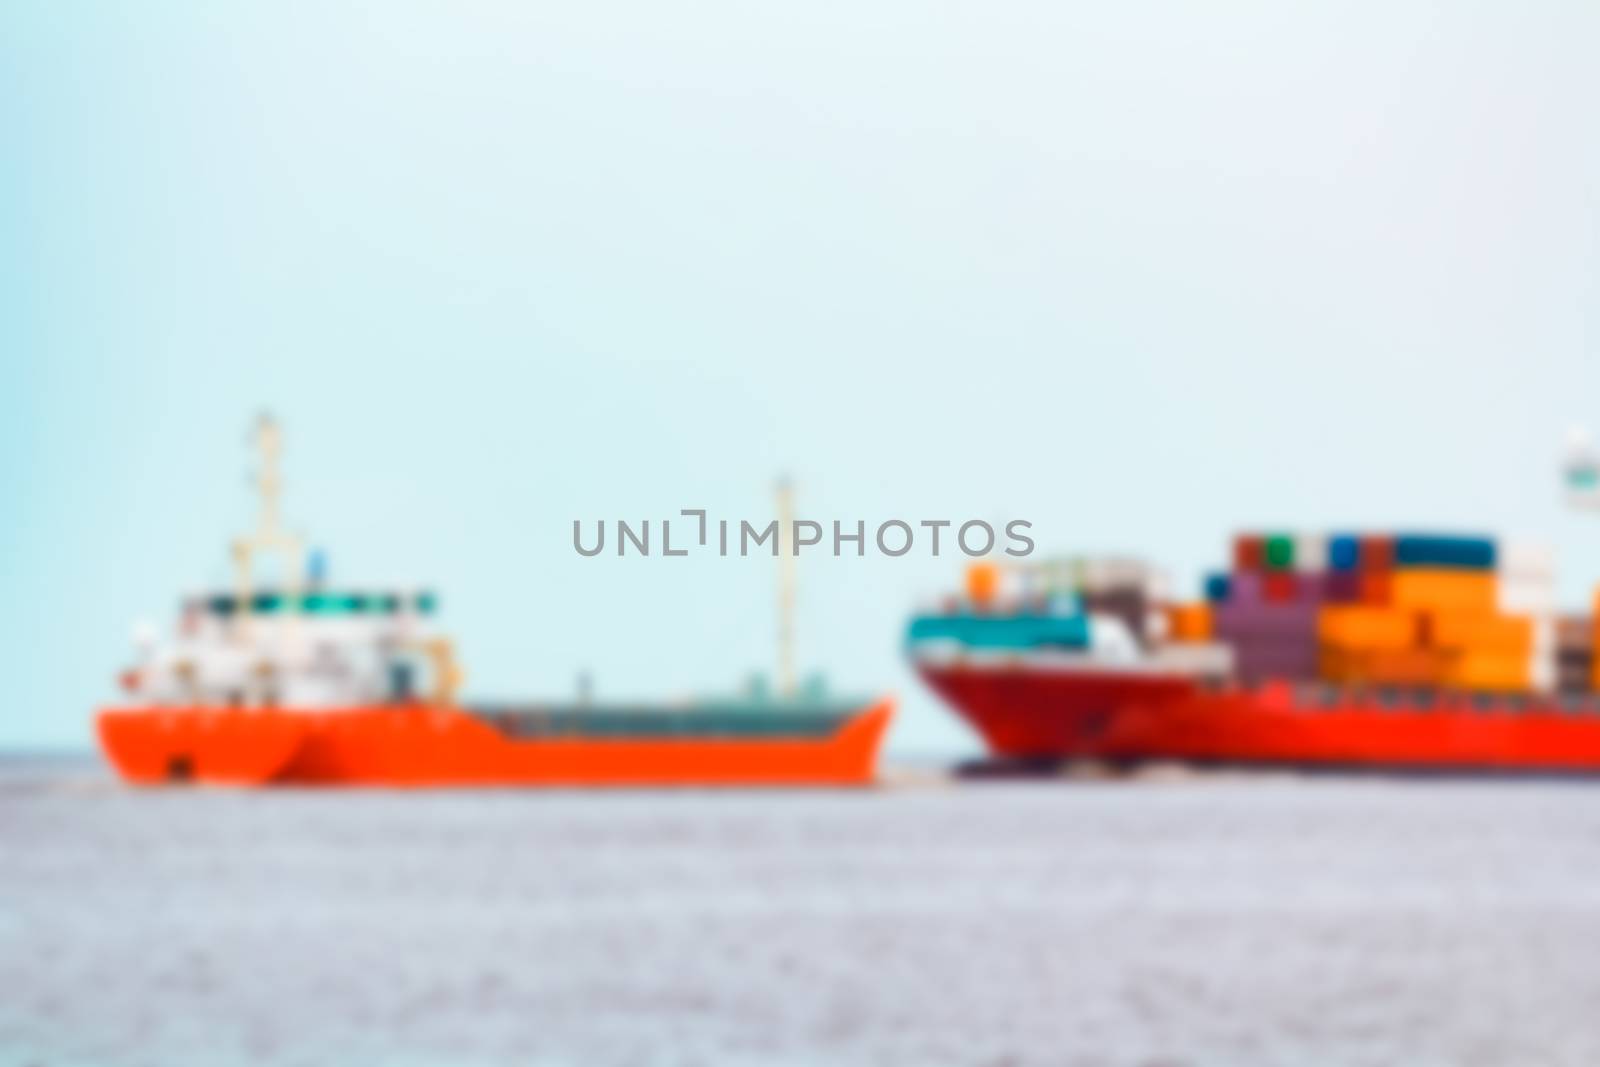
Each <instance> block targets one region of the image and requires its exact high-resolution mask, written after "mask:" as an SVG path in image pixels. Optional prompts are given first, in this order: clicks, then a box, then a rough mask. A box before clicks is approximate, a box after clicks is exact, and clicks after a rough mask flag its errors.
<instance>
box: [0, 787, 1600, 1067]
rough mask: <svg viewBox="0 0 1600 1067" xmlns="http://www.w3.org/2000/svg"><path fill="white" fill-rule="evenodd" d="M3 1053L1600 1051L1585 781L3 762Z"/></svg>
mask: <svg viewBox="0 0 1600 1067" xmlns="http://www.w3.org/2000/svg"><path fill="white" fill-rule="evenodd" d="M0 1063H6V1064H10V1063H16V1064H24V1063H39V1064H113V1065H115V1064H152V1065H168V1064H186V1063H196V1064H213V1063H222V1064H228V1063H272V1064H323V1063H330V1064H371V1063H393V1064H402V1065H406V1064H466V1065H472V1064H527V1063H539V1064H543V1063H550V1064H584V1065H588V1064H648V1063H664V1064H706V1063H740V1064H742V1063H749V1064H766V1063H778V1064H814V1063H845V1064H879V1063H882V1064H896V1065H900V1064H936V1063H952V1064H1033V1063H1038V1064H1135V1065H1139V1064H1146V1065H1155V1064H1225V1065H1236V1064H1285V1065H1296V1067H1299V1065H1306V1064H1384V1065H1387V1064H1396V1063H1404V1064H1515V1065H1524V1064H1580V1065H1593V1064H1596V1063H1600V783H1596V784H1594V785H1585V784H1583V783H1526V782H1466V783H1463V782H1392V781H1377V780H1336V779H1315V780H1296V779H1292V778H1280V777H1268V778H1261V777H1257V778H1249V777H1231V776H1229V777H1192V776H1190V777H1175V778H1173V777H1163V778H1154V779H1152V778H1146V779H1144V780H1135V781H1117V782H1036V783H1027V784H1015V783H1012V784H1000V783H982V784H968V785H962V786H953V785H949V784H942V783H939V782H937V781H932V780H929V779H928V778H927V776H919V777H917V778H916V779H915V780H911V781H904V782H902V783H901V784H900V785H899V786H897V787H895V788H889V789H882V790H878V791H873V792H863V793H839V792H827V793H815V794H808V793H795V792H779V793H735V794H708V793H700V792H681V793H673V792H668V793H621V794H610V795H584V794H577V793H516V792H490V793H413V794H397V793H315V792H271V793H233V792H206V791H169V792H133V791H129V790H126V789H123V788H120V787H118V786H117V785H115V784H113V783H112V782H110V781H109V780H107V779H106V778H105V777H104V776H103V775H102V774H101V773H100V772H99V771H98V770H97V769H96V768H95V767H94V765H92V764H70V763H68V764H34V763H26V762H9V763H6V764H3V765H0Z"/></svg>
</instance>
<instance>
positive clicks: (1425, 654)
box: [1318, 648, 1444, 685]
mask: <svg viewBox="0 0 1600 1067" xmlns="http://www.w3.org/2000/svg"><path fill="white" fill-rule="evenodd" d="M1318 666H1319V667H1320V668H1321V673H1322V676H1323V677H1324V678H1325V679H1327V680H1328V681H1330V682H1337V683H1340V684H1342V685H1438V684H1439V678H1440V674H1441V671H1442V668H1443V666H1444V664H1443V662H1442V661H1441V659H1440V657H1439V654H1438V653H1437V652H1435V651H1434V650H1433V649H1430V648H1379V649H1366V650H1362V651H1350V650H1341V649H1332V648H1325V649H1323V650H1322V652H1321V654H1320V655H1319V657H1318Z"/></svg>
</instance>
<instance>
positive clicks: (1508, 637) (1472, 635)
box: [1426, 612, 1534, 659]
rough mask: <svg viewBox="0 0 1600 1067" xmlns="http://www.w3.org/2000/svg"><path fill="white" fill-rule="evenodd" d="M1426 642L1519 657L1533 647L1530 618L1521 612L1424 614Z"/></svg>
mask: <svg viewBox="0 0 1600 1067" xmlns="http://www.w3.org/2000/svg"><path fill="white" fill-rule="evenodd" d="M1426 628H1427V635H1428V643H1429V644H1432V645H1436V646H1438V647H1439V648H1451V649H1464V650H1470V651H1471V652H1473V653H1475V654H1476V653H1484V654H1498V655H1505V656H1521V657H1523V658H1524V659H1525V658H1527V657H1528V655H1529V654H1530V653H1531V652H1532V651H1533V648H1534V641H1533V635H1534V625H1533V620H1532V619H1530V618H1528V617H1526V616H1521V615H1484V614H1476V613H1471V612H1439V613H1435V614H1432V615H1429V616H1427V623H1426Z"/></svg>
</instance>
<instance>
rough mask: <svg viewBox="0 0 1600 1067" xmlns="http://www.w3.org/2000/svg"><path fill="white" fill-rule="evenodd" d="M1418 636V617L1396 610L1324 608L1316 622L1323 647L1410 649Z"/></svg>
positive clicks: (1384, 608) (1365, 607) (1381, 608)
mask: <svg viewBox="0 0 1600 1067" xmlns="http://www.w3.org/2000/svg"><path fill="white" fill-rule="evenodd" d="M1418 636H1419V630H1418V626H1417V616H1416V614H1415V613H1414V612H1410V611H1401V610H1396V609H1394V608H1386V607H1368V606H1364V605H1355V606H1349V607H1325V608H1323V609H1322V614H1321V616H1320V617H1319V619H1318V621H1317V637H1318V638H1319V639H1320V640H1321V641H1322V643H1323V644H1324V645H1331V646H1335V647H1338V648H1344V649H1351V650H1370V649H1375V648H1388V649H1395V648H1410V647H1413V646H1415V645H1416V644H1418Z"/></svg>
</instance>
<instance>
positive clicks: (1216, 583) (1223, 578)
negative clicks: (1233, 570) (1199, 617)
mask: <svg viewBox="0 0 1600 1067" xmlns="http://www.w3.org/2000/svg"><path fill="white" fill-rule="evenodd" d="M1232 590H1233V582H1232V581H1231V580H1230V579H1229V578H1228V576H1227V575H1226V574H1208V575H1206V599H1207V600H1209V601H1211V603H1213V604H1221V603H1222V602H1223V601H1225V600H1227V599H1228V594H1229V593H1230V592H1232Z"/></svg>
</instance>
